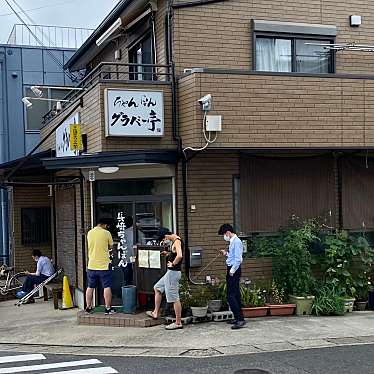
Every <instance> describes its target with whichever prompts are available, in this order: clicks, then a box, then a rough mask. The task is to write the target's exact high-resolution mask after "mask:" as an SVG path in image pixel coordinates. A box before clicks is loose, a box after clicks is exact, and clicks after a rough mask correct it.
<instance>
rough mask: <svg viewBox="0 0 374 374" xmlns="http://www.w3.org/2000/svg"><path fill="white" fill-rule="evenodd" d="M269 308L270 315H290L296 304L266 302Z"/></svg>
mask: <svg viewBox="0 0 374 374" xmlns="http://www.w3.org/2000/svg"><path fill="white" fill-rule="evenodd" d="M266 305H267V306H268V307H269V309H270V315H271V316H292V314H294V312H295V309H296V304H266Z"/></svg>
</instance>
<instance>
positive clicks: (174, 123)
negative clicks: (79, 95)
mask: <svg viewBox="0 0 374 374" xmlns="http://www.w3.org/2000/svg"><path fill="white" fill-rule="evenodd" d="M172 19H173V4H172V0H169V1H168V10H167V14H166V17H165V20H166V22H167V25H168V27H167V33H168V45H167V46H168V60H169V61H168V62H169V69H171V88H172V126H173V138H174V140H175V141H176V142H177V144H178V153H179V157H181V163H182V191H183V226H184V248H185V272H186V276H187V278H188V279H189V280H190V248H189V235H188V234H189V231H188V192H187V160H186V157H185V155H184V153H183V144H182V138H181V137H180V136H179V133H178V95H177V90H178V87H177V81H176V76H175V64H174V59H173V40H172V38H173V28H172Z"/></svg>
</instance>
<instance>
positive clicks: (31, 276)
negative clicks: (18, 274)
mask: <svg viewBox="0 0 374 374" xmlns="http://www.w3.org/2000/svg"><path fill="white" fill-rule="evenodd" d="M31 256H32V258H33V260H34V261H35V262H36V272H35V273H30V272H29V271H25V274H26V275H27V277H26V279H25V282H24V283H23V286H22V290H21V291H18V292H17V294H16V296H17V297H18V298H19V299H22V298H23V297H24V296H26V295H27V294H28V293H29V292H31V291H32V290H33V289H34V287H35V286H37V285H38V284H40V283H42V282H44V281H45V280H46V279H47V278H49V277H50V276H51V275H53V274H54V273H55V269H54V267H53V264H52V261H51V260H50V259H49V258H48V257H46V256H42V253H41V252H40V251H39V249H34V250H33V251H32V254H31ZM33 301H34V299H33V298H30V300H29V302H33Z"/></svg>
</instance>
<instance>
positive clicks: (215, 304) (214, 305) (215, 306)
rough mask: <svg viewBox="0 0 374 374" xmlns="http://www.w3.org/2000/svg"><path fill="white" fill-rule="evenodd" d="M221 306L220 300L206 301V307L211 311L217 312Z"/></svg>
mask: <svg viewBox="0 0 374 374" xmlns="http://www.w3.org/2000/svg"><path fill="white" fill-rule="evenodd" d="M221 307H222V300H210V301H209V303H208V309H209V310H210V311H211V312H219V311H220V310H221Z"/></svg>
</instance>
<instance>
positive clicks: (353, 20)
mask: <svg viewBox="0 0 374 374" xmlns="http://www.w3.org/2000/svg"><path fill="white" fill-rule="evenodd" d="M349 21H350V24H351V26H352V27H358V26H361V24H362V17H361V16H355V15H353V16H350V17H349Z"/></svg>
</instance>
